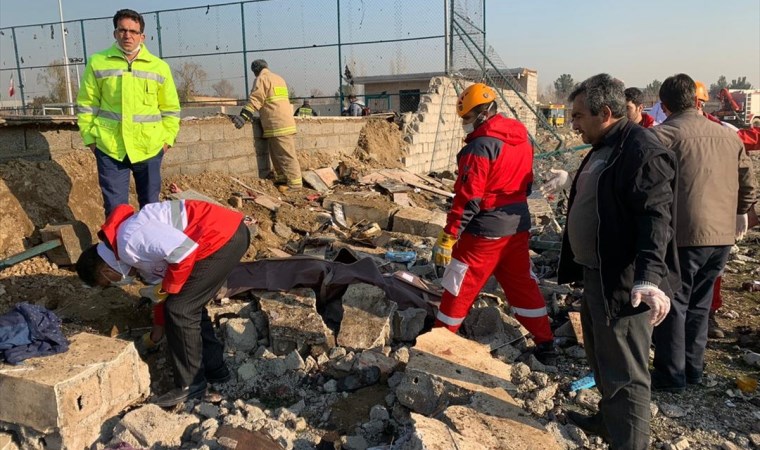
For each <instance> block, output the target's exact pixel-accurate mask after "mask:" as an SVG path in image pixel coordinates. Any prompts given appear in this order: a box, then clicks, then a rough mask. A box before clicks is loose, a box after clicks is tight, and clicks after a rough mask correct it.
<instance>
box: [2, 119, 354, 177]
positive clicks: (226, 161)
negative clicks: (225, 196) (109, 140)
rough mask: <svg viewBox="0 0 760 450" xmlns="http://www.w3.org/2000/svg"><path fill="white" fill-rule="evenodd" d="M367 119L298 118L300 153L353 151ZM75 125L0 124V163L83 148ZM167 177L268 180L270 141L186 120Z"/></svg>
mask: <svg viewBox="0 0 760 450" xmlns="http://www.w3.org/2000/svg"><path fill="white" fill-rule="evenodd" d="M365 121H366V119H365V118H361V117H329V118H328V117H315V118H297V119H296V125H297V127H298V134H297V135H296V138H295V139H296V149H297V151H299V152H319V153H321V154H330V153H334V154H335V155H336V156H339V155H342V154H347V153H351V152H353V150H354V148H355V147H356V143H357V141H358V139H359V132H360V131H361V129H362V128H363V127H364V123H365ZM83 149H84V146H83V145H82V140H81V139H80V137H79V132H78V130H77V127H76V124H75V122H74V121H73V120H72V121H69V122H66V123H60V124H55V125H53V124H26V125H17V126H11V125H8V124H6V126H0V162H3V161H8V160H11V159H30V160H49V159H51V158H55V157H56V156H57V155H61V154H63V153H66V152H70V151H74V150H83ZM162 170H163V172H164V174H165V175H176V174H188V175H193V174H197V173H200V172H204V171H214V172H222V173H237V174H247V175H254V176H256V175H259V176H263V175H266V173H267V172H268V171H269V157H268V153H267V147H266V140H265V139H262V138H261V125H260V124H259V122H258V120H256V121H255V122H254V124H253V126H250V125H247V126H245V127H244V128H242V129H240V130H237V129H235V127H234V126H233V125H232V123H231V122H230V121H229V120H227V119H224V118H210V119H199V120H183V121H182V125H181V126H180V132H179V135H178V136H177V141H176V143H175V146H174V147H173V148H172V149H170V150H169V151H168V153H167V154H166V157H165V158H164V161H163V166H162Z"/></svg>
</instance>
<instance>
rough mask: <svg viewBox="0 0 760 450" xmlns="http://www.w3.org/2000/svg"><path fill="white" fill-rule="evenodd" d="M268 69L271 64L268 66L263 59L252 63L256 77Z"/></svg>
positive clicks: (252, 69)
mask: <svg viewBox="0 0 760 450" xmlns="http://www.w3.org/2000/svg"><path fill="white" fill-rule="evenodd" d="M267 67H269V64H267V62H266V61H264V60H263V59H254V60H253V62H252V63H251V71H252V72H253V73H254V74H255V75H258V74H259V72H261V71H262V70H263V69H266V68H267Z"/></svg>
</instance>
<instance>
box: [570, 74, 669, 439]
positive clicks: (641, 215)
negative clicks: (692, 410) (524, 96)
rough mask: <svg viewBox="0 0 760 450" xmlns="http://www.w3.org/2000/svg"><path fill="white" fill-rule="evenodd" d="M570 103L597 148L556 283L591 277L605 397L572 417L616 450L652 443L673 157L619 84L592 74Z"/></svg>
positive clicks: (587, 323)
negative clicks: (635, 118) (632, 115)
mask: <svg viewBox="0 0 760 450" xmlns="http://www.w3.org/2000/svg"><path fill="white" fill-rule="evenodd" d="M570 101H571V102H572V104H573V110H572V119H573V129H574V130H576V131H578V132H579V133H580V134H581V137H582V138H583V141H584V142H585V143H587V144H592V146H593V147H592V149H591V151H590V152H589V153H588V155H587V156H586V157H585V158H584V160H583V162H582V163H581V166H580V168H579V170H578V173H577V174H576V176H575V179H574V180H573V184H572V187H571V190H570V198H569V203H568V217H567V226H566V227H565V234H564V237H563V240H562V252H561V254H560V264H559V275H558V281H559V282H560V283H570V282H575V281H581V280H582V281H583V283H584V293H583V301H582V309H581V324H582V327H583V339H584V341H585V348H586V355H587V357H588V361H589V365H590V366H591V368H592V370H593V371H594V376H595V378H596V384H597V386H598V388H599V391H600V392H601V394H602V400H601V402H600V403H599V413H597V414H595V415H593V416H583V415H581V414H578V413H574V412H572V411H570V412H568V413H567V417H568V419H569V420H570V421H572V422H574V423H575V424H576V425H578V426H579V427H580V428H582V429H584V430H586V431H588V432H590V433H592V434H596V435H599V436H601V437H603V438H605V439H606V440H608V441H609V442H610V445H611V448H612V449H646V448H648V447H649V417H650V412H649V400H650V389H649V383H650V380H649V371H648V370H647V366H648V362H649V346H650V344H651V332H652V326H653V325H655V326H656V325H657V324H659V323H660V322H661V321H662V319H663V318H665V316H666V314H667V312H668V310H669V308H670V298H672V292H673V288H674V287H677V286H678V265H677V261H676V247H675V241H674V231H673V230H674V223H673V198H674V194H673V193H674V191H675V177H676V161H675V157H674V155H673V154H672V153H671V152H670V151H668V150H667V149H666V148H665V147H664V146H663V145H662V144H660V142H659V141H657V139H656V138H655V137H654V135H653V134H652V133H651V132H650V131H648V130H645V129H644V128H642V127H639V126H637V125H636V124H634V123H633V122H631V121H629V120H628V119H627V118H626V117H625V95H624V94H623V83H621V82H620V81H619V80H616V79H613V78H612V77H610V76H609V75H607V74H600V75H596V76H593V77H591V78H589V79H587V80H586V81H584V82H583V83H581V85H580V86H578V87H577V88H576V89H575V90H574V91H573V93H572V94H571V95H570Z"/></svg>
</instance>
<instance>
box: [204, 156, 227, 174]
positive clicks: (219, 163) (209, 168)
mask: <svg viewBox="0 0 760 450" xmlns="http://www.w3.org/2000/svg"><path fill="white" fill-rule="evenodd" d="M206 172H219V173H230V165H229V162H228V161H227V160H226V159H214V160H211V161H209V162H208V163H206Z"/></svg>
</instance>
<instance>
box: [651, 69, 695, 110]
mask: <svg viewBox="0 0 760 450" xmlns="http://www.w3.org/2000/svg"><path fill="white" fill-rule="evenodd" d="M696 97H697V84H696V83H694V79H692V78H691V77H690V76H688V75H686V74H685V73H678V74H675V75H673V76H672V77H668V78H666V79H665V81H663V82H662V86H660V101H662V104H663V105H665V107H666V108H668V111H670V112H671V113H674V114H675V113H679V112H681V111H685V110H687V109H689V108H694V107H696Z"/></svg>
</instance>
